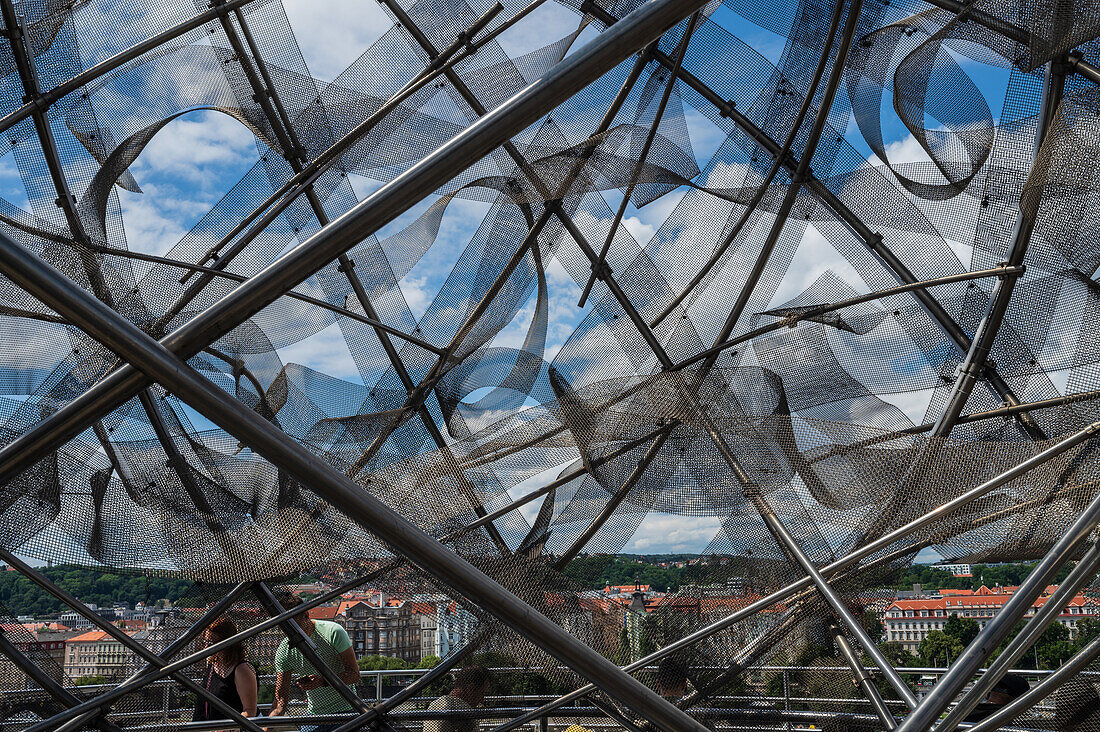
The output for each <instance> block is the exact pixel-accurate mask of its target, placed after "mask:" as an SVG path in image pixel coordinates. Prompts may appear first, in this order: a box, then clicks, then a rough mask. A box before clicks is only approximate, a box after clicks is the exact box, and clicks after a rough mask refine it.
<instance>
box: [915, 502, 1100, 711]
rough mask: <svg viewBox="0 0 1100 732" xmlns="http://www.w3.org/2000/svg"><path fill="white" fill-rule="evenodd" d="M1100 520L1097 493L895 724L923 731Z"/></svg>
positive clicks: (998, 643)
mask: <svg viewBox="0 0 1100 732" xmlns="http://www.w3.org/2000/svg"><path fill="white" fill-rule="evenodd" d="M1098 523H1100V494H1097V496H1096V497H1095V498H1093V499H1092V501H1091V502H1090V503H1089V505H1088V507H1086V508H1085V510H1084V511H1082V512H1081V513H1080V514H1079V515H1078V516H1077V518H1076V520H1075V521H1074V522H1073V524H1072V525H1071V526H1070V527H1069V529H1068V530H1067V531H1066V533H1065V534H1064V535H1063V536H1062V537H1061V538H1060V539H1058V541H1057V542H1055V544H1054V546H1052V547H1051V548H1050V551H1048V552H1047V553H1046V555H1045V556H1044V557H1043V558H1042V559H1041V560H1040V561H1039V563H1038V564H1037V565H1036V566H1035V568H1034V569H1032V570H1031V573H1030V574H1028V576H1027V579H1025V580H1024V581H1023V583H1022V584H1021V585H1020V588H1019V589H1018V590H1016V592H1014V593H1012V596H1011V597H1009V598H1008V601H1007V602H1006V603H1005V604H1004V605H1003V606H1002V607H1001V609H1000V610H999V611H998V612H997V614H996V615H995V616H994V617H993V619H992V620H990V621H989V622H987V623H986V624H985V626H984V627H983V628H982V629H981V631H979V633H978V635H977V636H976V637H975V638H974V640H973V641H971V642H970V645H968V646H967V648H966V651H965V652H964V653H963V654H962V655H961V656H959V658H958V659H956V661H955V662H954V663H953V664H951V667H950V668H949V669H948V670H947V673H946V674H944V675H943V676H942V677H940V680H939V681H938V682H937V683H936V685H935V686H934V687H933V688H932V691H931V692H929V694H928V696H926V697H924V699H923V700H922V701H921V703H920V705H919V706H918V707H917V708H916V709H914V710H913V712H912V713H911V714H910V715H909V716H908V717H907V718H906V719H905V721H903V722H902V723H901V726H900V727H898V729H899V731H900V732H926V731H927V730H929V729H931V727H932V725H933V724H934V723H935V721H936V720H937V719H939V717H940V715H941V714H943V712H944V710H946V709H947V707H948V705H950V704H951V701H952V700H953V699H954V698H955V697H956V696H957V695H958V693H959V692H960V691H962V690H963V687H965V686H966V685H967V684H968V683H970V680H971V678H972V677H973V676H974V674H975V673H976V672H977V671H978V670H979V669H980V668H981V667H982V664H984V663H985V662H986V660H987V659H988V658H989V657H990V655H992V654H993V652H994V651H995V650H996V649H997V646H999V645H1000V644H1001V641H1003V640H1004V639H1005V638H1006V637H1007V636H1008V634H1009V633H1011V632H1012V628H1013V626H1015V625H1016V623H1017V621H1019V620H1020V619H1021V618H1022V617H1024V614H1025V613H1027V612H1028V610H1030V608H1031V605H1032V603H1034V602H1035V599H1036V598H1038V597H1039V595H1040V594H1042V592H1043V590H1044V589H1045V588H1046V586H1047V585H1048V584H1050V582H1051V580H1053V578H1054V577H1055V576H1056V575H1057V574H1058V570H1059V569H1060V568H1061V567H1062V565H1063V564H1065V563H1066V562H1067V561H1069V559H1070V557H1072V556H1073V555H1074V554H1075V553H1076V552H1077V551H1078V550H1079V549H1080V548H1081V546H1082V545H1083V544H1084V543H1085V541H1086V540H1087V539H1088V537H1089V534H1091V533H1092V531H1093V529H1095V528H1096V526H1097V524H1098Z"/></svg>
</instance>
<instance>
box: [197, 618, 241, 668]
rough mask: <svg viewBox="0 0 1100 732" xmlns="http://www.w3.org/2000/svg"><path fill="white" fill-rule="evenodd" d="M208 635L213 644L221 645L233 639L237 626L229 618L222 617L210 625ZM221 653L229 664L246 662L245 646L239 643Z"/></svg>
mask: <svg viewBox="0 0 1100 732" xmlns="http://www.w3.org/2000/svg"><path fill="white" fill-rule="evenodd" d="M206 634H207V637H208V638H209V639H210V643H211V644H214V643H221V642H222V641H223V640H225V639H226V638H232V637H233V636H235V635H236V634H237V626H236V624H234V623H233V621H232V620H230V619H229V618H226V617H221V618H218V619H217V620H215V621H214V622H213V623H211V624H210V627H209V628H207V629H206ZM220 653H221V654H222V658H224V659H225V660H226V662H227V663H231V664H234V665H235V664H238V663H240V662H241V661H243V660H244V644H243V643H241V642H240V641H238V642H236V643H234V644H232V645H231V646H228V647H227V648H224V649H223V650H222V651H220Z"/></svg>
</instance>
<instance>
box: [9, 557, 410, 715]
mask: <svg viewBox="0 0 1100 732" xmlns="http://www.w3.org/2000/svg"><path fill="white" fill-rule="evenodd" d="M400 564H401V562H400V560H394V561H391V562H388V563H387V564H384V565H382V566H381V567H379V568H378V569H377V570H375V571H374V572H370V573H369V574H365V575H363V576H361V577H357V578H356V579H354V580H351V581H350V582H345V583H344V584H342V585H340V586H339V587H336V588H333V589H332V590H329V591H328V592H325V593H322V594H320V595H318V596H317V597H315V598H313V599H312V600H308V601H306V602H304V603H302V604H301V605H299V606H297V607H295V608H291V609H290V610H287V611H286V612H285V613H283V614H281V615H279V616H277V617H273V618H268V619H267V620H262V621H260V622H259V623H256V624H255V625H253V626H252V627H250V628H246V629H245V630H242V631H240V632H238V633H237V634H236V635H234V636H232V637H230V638H226V639H225V640H222V641H218V642H216V643H212V644H210V645H209V646H207V647H206V648H203V649H200V650H198V651H196V652H194V653H191V654H189V655H187V656H184V657H183V658H181V659H179V660H176V661H172V662H170V663H168V664H166V665H164V666H155V665H154V664H150V665H147V666H146V667H145V668H144V669H143V670H142V671H140V672H138V673H137V674H134V675H133V676H131V677H130V678H129V679H127V680H126V681H124V682H123V683H121V684H119V685H118V686H116V687H115V688H113V689H110V690H108V691H105V692H104V693H102V694H100V695H99V696H97V697H95V698H94V699H89V700H88V701H86V702H83V703H82V704H80V705H79V708H75V707H74V708H72V709H68V710H65V711H64V712H61V713H59V714H56V715H54V716H53V717H50V718H49V719H46V720H43V721H41V722H39V723H37V724H35V725H32V726H31V727H29V728H28V729H27V730H25V732H43V731H44V730H55V729H56V730H58V732H60V728H58V727H57V725H59V724H63V723H65V722H70V721H71V722H72V723H73V725H74V729H79V723H80V721H81V719H85V718H87V717H81V718H80V719H76V717H77V716H78V715H80V714H87V715H88V717H90V716H92V715H94V714H95V711H96V710H97V709H99V708H100V707H103V706H105V705H107V704H110V703H111V702H113V701H115V700H116V699H118V698H120V697H122V696H124V695H126V694H129V693H131V692H133V691H134V690H136V689H139V688H141V687H143V686H147V685H149V684H151V683H153V682H154V681H159V680H160V679H163V678H167V677H168V676H170V675H171V674H172V673H174V672H176V671H181V670H183V669H185V668H187V667H188V666H193V665H194V664H196V663H198V662H199V661H202V660H203V659H205V658H209V657H210V656H213V655H214V654H215V653H218V652H220V651H222V650H225V649H226V648H228V647H230V646H232V645H234V644H236V643H240V642H242V641H245V640H248V639H249V638H252V637H254V636H257V635H259V634H260V633H263V632H264V631H266V630H270V629H272V628H274V627H276V626H278V625H279V623H281V622H283V621H284V620H289V619H292V618H294V617H296V616H297V615H299V614H301V613H304V612H308V611H309V610H312V609H313V608H315V607H318V606H319V605H323V604H324V603H326V602H329V601H330V600H333V599H335V598H337V597H339V596H341V595H343V594H344V593H346V592H349V591H351V590H353V589H355V588H356V587H359V586H361V585H364V584H366V583H367V582H370V581H371V580H373V579H375V578H376V577H378V576H380V575H382V574H385V573H386V572H389V571H391V570H392V569H394V568H396V567H398V566H400ZM251 585H252V583H245V584H244V585H239V586H238V587H237V588H235V591H237V592H238V596H239V594H240V593H243V592H244V591H245V590H247V589H251ZM224 601H225V600H224V598H223V600H222V601H219V603H218V605H220V604H222V602H224ZM215 607H217V605H215ZM212 609H213V608H212ZM223 609H224V608H223ZM220 612H221V611H219V614H220ZM214 617H216V616H214V615H211V613H210V612H208V613H207V614H206V615H204V619H205V620H206V622H207V623H209V622H210V621H211V620H213V618H214ZM192 630H195V634H194V635H191V636H190V637H188V633H191V631H192ZM201 631H202V629H201V628H199V629H197V630H196V629H195V626H192V628H189V629H188V631H187V632H186V633H185V634H184V637H183V638H180V639H179V640H177V641H176V642H175V643H173V644H172V645H171V646H169V647H168V650H166V651H165V652H164V654H163V657H167V656H168V655H169V654H170V653H171V655H174V654H176V653H178V652H179V651H180V650H182V649H183V648H184V647H185V646H186V645H187V644H188V643H190V642H191V641H192V640H194V639H195V638H196V637H198V633H199V632H201ZM184 638H186V642H184ZM65 727H68V725H65Z"/></svg>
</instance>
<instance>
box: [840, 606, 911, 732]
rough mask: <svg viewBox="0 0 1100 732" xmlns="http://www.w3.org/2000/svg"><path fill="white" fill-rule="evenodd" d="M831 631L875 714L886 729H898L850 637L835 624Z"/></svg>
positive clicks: (843, 657)
mask: <svg viewBox="0 0 1100 732" xmlns="http://www.w3.org/2000/svg"><path fill="white" fill-rule="evenodd" d="M829 630H830V631H831V632H832V634H833V642H834V643H836V647H837V650H838V651H840V657H841V658H842V659H844V663H846V664H847V665H848V668H850V669H852V678H853V680H854V681H855V683H856V685H857V686H859V688H860V689H861V690H862V691H863V695H864V696H865V697H867V699H868V700H869V701H870V702H871V707H872V708H873V709H874V710H875V714H877V715H878V718H879V719H881V720H882V723H883V725H885V726H886V729H888V730H890V729H894V728H895V727H897V726H898V724H897V721H896V720H895V719H894V715H893V714H891V713H890V710H889V709H888V708H887V707H886V702H885V701H883V699H882V695H881V694H879V692H878V687H876V686H875V682H874V680H873V679H871V676H870V674H868V673H867V669H865V668H864V667H863V664H862V663H860V660H859V657H858V656H857V655H856V652H855V650H854V649H853V648H852V644H851V643H849V642H848V636H846V635H844V631H842V630H841V629H840V627H839V626H838V625H836V624H835V623H833V624H831V625H830V628H829Z"/></svg>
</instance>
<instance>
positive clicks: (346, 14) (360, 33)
mask: <svg viewBox="0 0 1100 732" xmlns="http://www.w3.org/2000/svg"><path fill="white" fill-rule="evenodd" d="M283 7H284V8H285V9H286V15H287V19H288V20H289V21H290V26H291V28H293V29H294V35H295V37H296V38H297V39H298V45H299V46H300V47H301V49H302V55H303V56H304V57H305V60H306V65H307V66H308V67H309V71H310V73H311V74H312V75H313V76H315V77H317V78H319V79H326V80H332V79H335V78H336V77H337V76H339V75H340V74H341V73H342V72H343V71H344V70H345V69H346V68H347V67H348V66H350V65H351V64H352V62H354V61H355V60H356V59H357V58H359V56H361V55H362V54H363V52H364V51H366V50H367V48H368V47H370V46H371V45H372V44H373V43H374V42H375V41H377V40H378V39H379V38H380V37H381V36H382V34H383V33H385V32H386V31H388V30H389V29H390V27H391V26H392V25H393V22H392V21H391V20H390V18H389V16H388V15H386V14H385V13H384V12H383V11H382V9H381V7H380V6H379V5H378V4H377V3H373V2H363V0H327V2H325V3H317V2H315V1H314V0H284V2H283Z"/></svg>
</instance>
